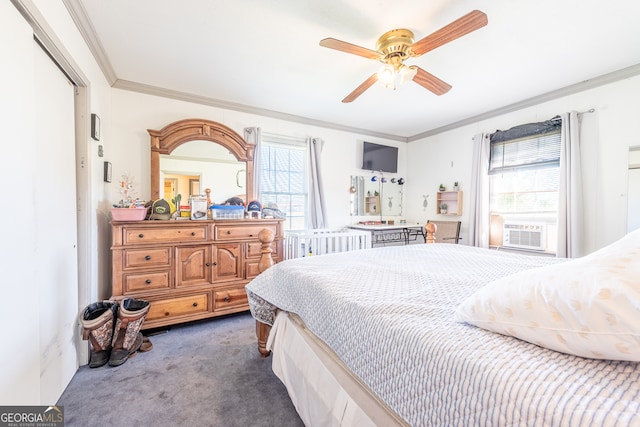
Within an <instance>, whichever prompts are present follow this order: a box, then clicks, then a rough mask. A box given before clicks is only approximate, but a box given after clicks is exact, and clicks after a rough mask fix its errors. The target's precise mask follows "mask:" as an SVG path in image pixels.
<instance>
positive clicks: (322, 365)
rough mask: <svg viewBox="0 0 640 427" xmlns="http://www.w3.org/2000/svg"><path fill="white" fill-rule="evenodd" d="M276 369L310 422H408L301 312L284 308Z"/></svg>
mask: <svg viewBox="0 0 640 427" xmlns="http://www.w3.org/2000/svg"><path fill="white" fill-rule="evenodd" d="M267 349H269V350H271V352H272V354H273V361H272V366H273V372H274V373H275V374H276V376H277V377H278V378H279V379H280V381H282V383H283V384H284V385H285V386H286V388H287V391H288V392H289V396H290V397H291V400H292V402H293V404H294V406H295V407H296V410H297V411H298V414H299V415H300V417H301V418H302V421H303V422H304V423H305V425H306V426H310V427H311V426H381V425H384V426H408V425H409V424H407V423H406V422H405V421H404V420H403V419H402V418H400V417H399V416H398V415H397V414H396V413H395V412H393V411H392V410H391V409H390V408H389V407H388V406H387V405H386V404H384V402H382V401H381V400H380V399H379V398H377V397H376V396H375V395H374V394H373V393H371V391H370V390H369V389H368V388H367V387H366V386H365V385H364V384H362V382H361V381H360V380H359V379H358V378H356V377H355V376H353V374H351V373H350V372H349V371H348V370H347V368H346V367H345V366H344V364H343V363H342V362H341V361H340V359H338V358H337V357H336V356H335V354H334V353H333V352H332V351H331V350H330V349H329V348H328V347H327V346H326V345H325V344H324V343H323V342H322V341H320V340H319V339H317V338H316V337H315V336H314V335H313V334H312V333H311V332H310V331H309V330H308V329H307V328H306V327H305V326H304V324H303V322H302V320H300V318H299V317H298V316H296V315H295V314H292V313H287V312H285V311H280V312H279V313H278V315H277V316H276V319H275V322H274V324H273V327H272V328H271V332H270V334H269V339H268V341H267Z"/></svg>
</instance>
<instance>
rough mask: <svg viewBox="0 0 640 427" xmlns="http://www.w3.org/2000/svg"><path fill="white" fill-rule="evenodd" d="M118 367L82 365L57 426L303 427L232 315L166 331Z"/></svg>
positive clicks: (251, 330) (250, 331)
mask: <svg viewBox="0 0 640 427" xmlns="http://www.w3.org/2000/svg"><path fill="white" fill-rule="evenodd" d="M150 339H151V342H152V343H153V349H152V350H151V351H149V352H146V353H136V355H135V356H134V357H132V358H130V359H129V360H128V361H127V362H126V363H125V364H124V365H121V366H118V367H109V366H108V365H105V366H103V367H100V368H95V369H91V368H89V367H88V366H82V367H80V369H79V370H78V372H77V373H76V375H75V376H74V377H73V379H72V380H71V383H70V384H69V386H68V387H67V389H66V390H65V391H64V393H63V394H62V396H61V397H60V400H59V401H58V403H57V404H58V405H62V406H64V414H65V426H67V427H71V426H89V425H101V426H102V425H105V426H123V427H126V426H151V425H152V426H154V427H162V426H171V427H175V426H183V425H184V426H224V427H227V426H229V427H232V426H242V427H246V426H256V427H258V426H265V427H271V426H303V425H304V424H303V423H302V421H301V420H300V418H299V416H298V414H297V413H296V410H295V408H294V407H293V404H292V403H291V400H290V399H289V396H288V395H287V391H286V389H285V387H284V385H283V384H282V383H281V382H280V380H278V378H277V377H276V376H275V375H274V374H273V372H272V370H271V357H269V358H262V357H260V354H259V353H258V350H257V344H256V338H255V323H254V320H253V318H252V317H251V315H250V314H249V313H239V314H234V315H229V316H225V317H223V318H215V319H212V320H206V321H201V322H194V323H190V324H185V325H177V326H173V327H171V329H169V331H168V332H166V333H161V334H158V335H153V336H150Z"/></svg>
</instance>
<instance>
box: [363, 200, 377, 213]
mask: <svg viewBox="0 0 640 427" xmlns="http://www.w3.org/2000/svg"><path fill="white" fill-rule="evenodd" d="M364 211H365V213H368V214H379V213H380V196H366V197H365V198H364Z"/></svg>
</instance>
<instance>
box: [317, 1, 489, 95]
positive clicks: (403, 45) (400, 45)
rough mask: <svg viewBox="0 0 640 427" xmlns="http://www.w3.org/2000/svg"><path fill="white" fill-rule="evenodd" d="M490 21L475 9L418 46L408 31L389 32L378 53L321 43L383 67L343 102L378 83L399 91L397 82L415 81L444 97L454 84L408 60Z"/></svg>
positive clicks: (334, 42) (331, 41) (329, 40)
mask: <svg viewBox="0 0 640 427" xmlns="http://www.w3.org/2000/svg"><path fill="white" fill-rule="evenodd" d="M487 22H488V21H487V15H486V14H485V13H484V12H481V11H479V10H474V11H471V12H469V13H467V14H466V15H464V16H463V17H461V18H458V19H456V20H455V21H453V22H452V23H450V24H448V25H445V26H444V27H442V28H440V29H439V30H438V31H436V32H434V33H432V34H430V35H428V36H426V37H424V38H422V39H420V40H418V41H417V42H415V43H414V42H413V32H411V31H410V30H407V29H397V30H391V31H388V32H386V33H384V34H383V35H382V36H380V38H378V42H377V44H376V50H371V49H367V48H364V47H360V46H357V45H354V44H351V43H347V42H344V41H342V40H338V39H334V38H326V39H322V40H320V46H323V47H328V48H330V49H335V50H340V51H342V52H346V53H350V54H353V55H358V56H362V57H365V58H368V59H375V60H377V61H380V62H382V64H383V65H382V67H381V68H380V70H378V72H377V73H375V74H373V75H371V77H369V78H368V79H367V80H365V81H364V82H363V83H362V84H360V86H358V87H357V88H355V90H354V91H353V92H351V93H350V94H349V95H347V96H346V97H345V98H344V99H343V100H342V102H345V103H347V102H352V101H354V100H355V99H356V98H358V97H359V96H360V95H362V93H363V92H364V91H365V90H367V89H369V88H370V87H371V86H373V84H374V83H376V82H377V81H379V82H381V83H382V84H383V85H384V86H385V87H389V88H393V89H395V88H396V84H397V83H403V82H405V81H408V80H413V81H414V82H416V83H418V84H419V85H420V86H422V87H424V88H425V89H428V90H430V91H431V92H433V93H435V94H436V95H443V94H445V93H447V92H448V91H449V89H451V85H449V84H448V83H446V82H444V81H442V80H440V79H439V78H437V77H436V76H434V75H433V74H431V73H429V72H427V71H425V70H423V69H422V68H420V67H418V66H416V65H411V66H407V65H405V64H404V61H405V60H406V59H408V58H412V57H417V56H420V55H423V54H425V53H427V52H429V51H431V50H433V49H435V48H437V47H439V46H442V45H443V44H445V43H449V42H450V41H453V40H455V39H457V38H459V37H462V36H464V35H466V34H469V33H470V32H472V31H475V30H477V29H479V28H482V27H484V26H485V25H487Z"/></svg>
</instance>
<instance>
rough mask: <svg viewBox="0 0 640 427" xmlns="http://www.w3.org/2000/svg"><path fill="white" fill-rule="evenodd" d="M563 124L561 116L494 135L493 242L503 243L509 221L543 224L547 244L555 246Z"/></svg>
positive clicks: (491, 163)
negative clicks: (505, 228) (505, 226)
mask: <svg viewBox="0 0 640 427" xmlns="http://www.w3.org/2000/svg"><path fill="white" fill-rule="evenodd" d="M560 126H561V121H560V120H559V119H552V120H549V121H547V122H543V123H535V124H529V125H522V126H519V127H516V128H513V129H510V130H509V131H499V132H496V133H495V134H493V135H491V145H490V147H491V153H490V160H489V175H490V177H489V179H490V180H489V182H490V184H489V185H490V194H491V199H490V214H491V221H492V227H491V231H490V242H491V243H492V244H493V245H498V246H500V245H502V241H503V237H504V236H503V231H504V225H505V224H507V225H509V224H519V225H520V224H521V225H537V226H541V227H542V228H543V229H544V239H545V242H544V244H543V245H542V246H543V247H542V249H545V250H548V251H551V252H552V251H554V250H555V249H554V248H555V241H556V236H557V232H556V224H557V215H558V185H559V178H560V174H559V173H560ZM500 225H502V226H500Z"/></svg>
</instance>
